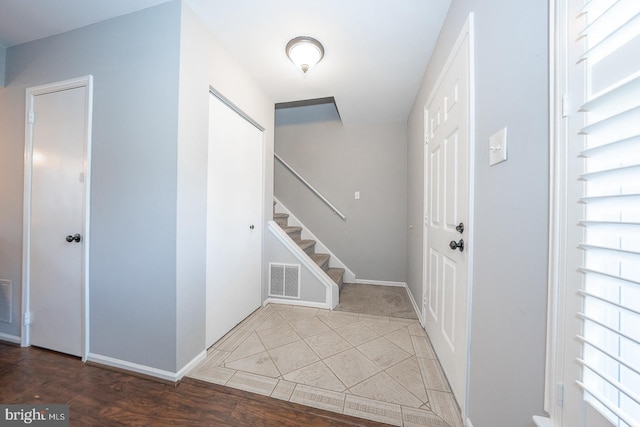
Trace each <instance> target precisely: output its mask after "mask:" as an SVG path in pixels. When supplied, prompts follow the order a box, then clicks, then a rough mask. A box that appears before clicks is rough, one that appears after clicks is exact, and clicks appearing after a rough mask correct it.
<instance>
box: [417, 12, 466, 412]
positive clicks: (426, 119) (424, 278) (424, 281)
mask: <svg viewBox="0 0 640 427" xmlns="http://www.w3.org/2000/svg"><path fill="white" fill-rule="evenodd" d="M467 37H468V40H469V43H468V46H469V49H468V51H467V55H468V61H469V100H468V101H469V106H468V108H469V123H468V126H469V129H468V131H469V143H468V150H469V152H468V155H469V182H468V185H469V199H468V201H467V202H468V204H469V206H468V209H469V220H468V224H465V233H467V232H468V234H467V238H466V239H465V251H466V252H467V253H468V257H469V264H468V273H467V336H466V338H465V339H466V341H467V345H466V346H467V363H466V364H467V368H466V369H467V372H466V381H465V382H466V386H465V397H464V402H465V404H464V405H463V407H461V408H460V409H461V412H462V418H463V420H465V419H466V418H467V417H468V415H469V378H470V371H471V370H470V363H471V358H470V357H469V356H470V354H469V352H470V349H471V314H472V301H473V300H472V288H473V286H472V283H473V258H474V257H473V254H474V241H475V239H474V228H475V221H474V198H475V197H474V195H475V62H474V61H475V37H474V15H473V12H472V13H470V14H469V16H468V18H467V20H466V22H465V23H464V25H463V27H462V30H461V31H460V34H459V35H458V38H457V39H456V42H455V44H454V45H453V47H452V49H451V51H450V53H449V57H448V58H447V61H446V62H445V64H444V66H443V67H442V71H441V72H440V75H439V76H438V79H437V80H436V83H435V85H433V88H432V90H431V93H430V94H429V97H428V98H427V102H426V103H425V105H424V129H423V131H424V159H423V166H424V169H423V173H424V187H423V195H424V200H423V212H422V220H423V223H422V228H423V234H422V299H421V302H422V306H421V308H422V309H421V312H420V315H421V317H422V318H421V319H420V323H421V325H422V327H423V328H424V327H425V323H426V320H427V313H426V304H425V303H426V299H427V280H428V277H429V268H428V263H427V262H426V254H427V253H428V251H427V247H428V243H429V242H428V241H427V233H426V230H425V227H426V225H427V214H428V209H429V206H427V189H428V188H429V174H428V173H427V162H428V154H429V152H428V150H427V147H426V146H427V144H428V143H429V136H430V135H429V114H428V113H429V111H428V106H429V104H430V103H431V101H432V99H433V97H434V96H435V94H436V92H437V89H438V88H439V86H440V85H441V84H442V81H443V80H444V78H445V75H446V73H447V70H448V69H449V67H450V65H451V63H452V62H453V60H454V57H455V56H456V52H457V51H458V50H459V49H460V47H461V45H462V43H463V42H464V40H465V38H467Z"/></svg>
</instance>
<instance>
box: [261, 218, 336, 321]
mask: <svg viewBox="0 0 640 427" xmlns="http://www.w3.org/2000/svg"><path fill="white" fill-rule="evenodd" d="M269 232H270V233H271V235H272V236H273V237H274V238H275V240H276V241H277V243H279V245H280V247H282V248H284V249H286V250H287V251H288V253H289V254H290V255H292V256H293V257H294V258H295V259H296V260H297V261H298V262H299V263H300V265H301V267H302V269H303V270H302V273H303V274H302V278H301V283H300V288H301V289H300V299H288V298H278V297H273V296H270V297H269V299H268V300H267V301H265V303H266V302H276V303H281V304H293V305H305V306H310V307H317V308H328V309H330V310H333V309H334V308H335V307H336V306H337V305H338V302H339V298H340V296H339V295H340V289H339V288H338V285H337V284H336V283H335V282H334V281H333V280H331V279H330V278H329V276H327V274H326V273H325V272H324V271H323V270H322V268H320V266H318V264H316V263H315V262H313V260H312V259H311V258H309V256H308V255H307V254H306V253H305V252H304V251H303V250H302V249H301V248H300V246H298V245H297V244H296V242H294V241H293V240H291V238H289V236H288V235H287V233H286V232H285V231H284V230H283V229H282V228H280V226H278V224H276V222H275V221H269ZM269 258H274V259H270V260H269V262H283V261H284V260H282V259H275V258H278V257H277V255H269ZM305 272H306V273H307V274H306V275H305V274H304V273H305ZM311 280H312V281H314V282H315V283H316V284H319V285H320V286H323V287H324V302H322V301H310V300H305V293H306V292H305V291H307V290H308V289H307V288H308V287H309V286H313V284H312V283H310V282H311Z"/></svg>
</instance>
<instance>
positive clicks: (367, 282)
mask: <svg viewBox="0 0 640 427" xmlns="http://www.w3.org/2000/svg"><path fill="white" fill-rule="evenodd" d="M356 283H359V284H361V285H376V286H398V287H402V288H406V287H407V284H406V283H405V282H386V281H383V280H367V279H356Z"/></svg>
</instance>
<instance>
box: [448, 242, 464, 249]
mask: <svg viewBox="0 0 640 427" xmlns="http://www.w3.org/2000/svg"><path fill="white" fill-rule="evenodd" d="M449 247H450V248H451V249H453V250H454V251H455V250H456V249H460V252H462V251H464V240H462V239H460V241H459V242H456V241H455V240H452V241H451V242H450V243H449Z"/></svg>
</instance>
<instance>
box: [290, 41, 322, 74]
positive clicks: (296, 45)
mask: <svg viewBox="0 0 640 427" xmlns="http://www.w3.org/2000/svg"><path fill="white" fill-rule="evenodd" d="M286 52H287V56H288V57H289V59H291V62H293V63H294V64H296V66H297V67H298V68H300V69H301V70H302V72H303V73H306V72H307V71H309V70H310V69H312V68H313V67H314V66H315V65H316V64H317V63H318V62H320V60H321V59H322V57H323V56H324V47H322V44H321V43H320V42H319V41H318V40H316V39H314V38H312V37H306V36H302V37H296V38H295V39H292V40H291V41H289V43H287V48H286Z"/></svg>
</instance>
